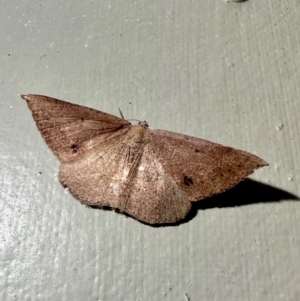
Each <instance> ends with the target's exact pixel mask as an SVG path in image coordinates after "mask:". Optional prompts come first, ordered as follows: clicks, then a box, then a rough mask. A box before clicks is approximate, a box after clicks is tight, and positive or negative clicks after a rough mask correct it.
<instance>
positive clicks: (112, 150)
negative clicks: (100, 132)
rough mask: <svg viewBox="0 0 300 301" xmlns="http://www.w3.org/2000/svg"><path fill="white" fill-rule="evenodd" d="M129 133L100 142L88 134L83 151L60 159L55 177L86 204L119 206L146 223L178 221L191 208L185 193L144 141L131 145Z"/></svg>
mask: <svg viewBox="0 0 300 301" xmlns="http://www.w3.org/2000/svg"><path fill="white" fill-rule="evenodd" d="M133 137H134V136H132V134H131V133H130V131H129V132H128V133H127V134H125V135H122V136H121V137H115V138H113V139H110V140H109V141H106V142H105V143H102V142H101V140H100V139H99V138H98V137H96V138H94V139H93V140H92V143H90V149H89V151H85V155H84V156H82V157H80V158H79V159H78V160H77V161H71V162H64V163H62V164H61V167H60V172H59V179H60V181H61V182H62V183H63V185H65V186H66V187H68V188H69V190H70V192H71V193H72V194H73V195H74V196H75V197H76V198H77V199H79V200H80V201H81V202H82V203H84V204H86V205H89V206H95V207H104V206H108V207H111V208H115V209H119V210H120V211H124V212H126V213H128V214H130V215H131V216H133V217H135V218H136V219H138V220H141V221H143V222H146V223H149V224H157V223H173V222H176V221H178V220H181V219H182V218H184V217H185V216H186V214H187V213H188V211H189V210H190V208H191V202H190V201H189V200H188V198H187V195H186V194H185V193H184V192H182V190H181V189H180V188H179V187H178V186H177V184H176V183H175V181H174V180H173V179H172V177H170V175H169V174H166V173H165V171H164V169H163V167H162V165H161V163H160V162H158V160H157V159H156V158H153V156H152V154H151V152H149V150H148V144H147V143H145V144H143V145H141V147H140V148H139V149H135V150H133V148H132V143H131V142H132V140H131V139H132V138H133Z"/></svg>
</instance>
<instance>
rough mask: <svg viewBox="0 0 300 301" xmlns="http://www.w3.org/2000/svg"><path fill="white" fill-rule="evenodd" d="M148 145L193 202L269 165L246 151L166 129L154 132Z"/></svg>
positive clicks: (226, 187)
mask: <svg viewBox="0 0 300 301" xmlns="http://www.w3.org/2000/svg"><path fill="white" fill-rule="evenodd" d="M148 146H149V151H150V152H151V153H152V155H153V157H155V158H156V159H157V160H158V161H159V162H160V163H161V164H162V167H163V169H164V170H165V172H166V173H167V174H169V175H170V176H171V177H172V178H173V179H174V181H175V182H176V184H177V185H178V186H179V187H180V189H182V191H184V192H185V193H186V194H187V196H188V198H189V200H190V201H197V200H201V199H204V198H207V197H209V196H212V195H214V194H217V193H220V192H223V191H225V190H227V189H229V188H231V187H233V186H235V185H236V184H237V183H239V182H240V181H242V180H243V179H244V178H245V177H247V176H248V175H249V174H251V173H252V172H253V171H254V170H255V169H257V168H259V167H262V166H265V165H268V164H267V163H266V162H265V161H264V160H262V159H260V158H259V157H257V156H255V155H252V154H250V153H247V152H245V151H241V150H238V149H234V148H231V147H226V146H222V145H220V144H217V143H212V142H209V141H206V140H203V139H199V138H195V137H191V136H187V135H182V134H177V133H173V132H169V131H163V130H152V131H151V133H150V138H149V143H148Z"/></svg>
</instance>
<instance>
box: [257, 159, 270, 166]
mask: <svg viewBox="0 0 300 301" xmlns="http://www.w3.org/2000/svg"><path fill="white" fill-rule="evenodd" d="M269 165H270V164H269V163H268V162H266V161H265V160H263V159H260V162H259V163H258V166H257V167H258V168H260V167H264V166H269Z"/></svg>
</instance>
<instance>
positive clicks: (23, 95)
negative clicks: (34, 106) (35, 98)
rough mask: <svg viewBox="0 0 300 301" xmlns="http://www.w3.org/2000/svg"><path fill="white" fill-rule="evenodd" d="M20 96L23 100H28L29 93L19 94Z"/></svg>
mask: <svg viewBox="0 0 300 301" xmlns="http://www.w3.org/2000/svg"><path fill="white" fill-rule="evenodd" d="M20 96H21V97H22V98H23V99H25V100H30V94H27V95H26V94H20Z"/></svg>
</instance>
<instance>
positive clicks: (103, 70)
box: [0, 0, 300, 301]
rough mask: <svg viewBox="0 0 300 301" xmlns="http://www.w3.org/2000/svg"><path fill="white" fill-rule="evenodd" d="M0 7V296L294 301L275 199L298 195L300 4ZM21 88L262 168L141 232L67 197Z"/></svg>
mask: <svg viewBox="0 0 300 301" xmlns="http://www.w3.org/2000/svg"><path fill="white" fill-rule="evenodd" d="M2 2H3V3H2V4H1V9H0V15H1V18H0V36H1V37H2V43H1V47H0V78H1V82H0V84H1V89H0V105H1V109H0V115H1V118H0V124H1V129H0V165H1V166H0V182H1V186H0V187H1V188H0V200H1V201H0V206H1V208H0V212H1V216H0V227H1V228H0V236H1V237H0V249H1V250H0V260H1V261H0V264H1V267H0V273H1V275H0V276H1V277H0V286H1V287H0V299H1V300H5V301H7V300H34V299H39V300H76V301H77V300H78V301H81V300H101V301H102V300H106V301H111V300H113V301H115V300H122V301H123V300H128V301H132V300H143V301H157V300H167V301H174V300H175V301H177V300H178V301H186V296H185V293H186V294H187V295H188V297H189V298H190V300H191V301H196V300H226V301H232V300H237V301H240V300H247V301H248V300H251V301H269V300H270V301H271V300H272V301H274V300H276V301H277V300H284V301H285V300H290V301H298V300H299V294H300V287H299V283H300V275H299V266H300V255H299V250H300V233H299V229H300V211H299V202H297V201H292V200H291V198H289V196H288V195H285V196H284V197H282V196H283V194H282V193H281V190H283V191H286V192H288V193H292V194H295V195H298V196H299V195H300V191H299V181H300V179H299V174H300V168H299V166H300V165H299V158H300V135H299V128H300V124H299V120H300V118H299V114H300V113H299V112H300V103H299V99H300V85H299V78H300V56H299V52H300V39H299V28H300V19H299V1H296V0H292V1H290V0H289V1H284V2H283V1H279V0H272V1H257V0H249V1H246V2H244V3H239V4H237V3H232V4H230V3H224V2H223V1H221V0H220V1H190V2H183V1H181V2H178V1H168V0H167V1H156V0H154V1H132V2H128V1H121V0H119V1H118V0H117V1H106V0H104V1H98V2H97V1H93V2H89V3H88V2H82V1H72V2H67V1H56V0H54V1H51V2H50V1H47V2H46V1H35V0H33V1H2ZM20 93H23V94H24V93H38V94H45V95H52V96H54V97H58V98H61V99H68V100H72V101H74V102H76V103H77V104H83V105H86V106H89V107H93V108H96V109H99V110H101V111H104V112H108V113H110V114H114V115H118V108H120V109H121V110H122V112H123V114H124V116H125V118H127V119H130V118H138V119H141V120H147V121H148V122H149V124H150V125H151V127H152V128H162V129H167V130H170V131H174V132H180V133H185V134H188V135H192V136H197V137H201V138H203V139H208V140H211V141H214V142H217V143H221V144H224V145H230V146H232V147H235V148H239V149H244V150H247V151H249V152H251V153H254V154H257V155H259V156H260V157H261V158H264V159H265V160H266V161H267V162H269V163H270V166H269V167H267V168H262V169H260V170H257V171H256V172H255V173H254V174H253V179H255V180H256V181H257V182H254V183H252V184H251V185H250V184H249V183H248V184H249V185H248V184H247V183H245V185H244V186H243V187H241V189H240V190H238V189H234V191H231V194H228V193H227V192H226V193H225V194H224V195H223V196H222V197H221V195H220V198H218V199H217V200H215V201H214V203H215V204H216V205H218V206H219V207H213V208H211V207H210V208H209V209H208V207H209V206H211V205H209V204H211V203H212V200H211V201H210V203H209V204H208V203H207V206H206V210H203V209H204V208H198V210H196V212H194V215H195V216H194V218H192V219H191V220H190V221H189V222H188V223H185V224H182V225H180V226H175V227H161V228H153V227H149V226H145V225H144V224H141V223H139V222H138V221H135V220H133V219H131V218H126V217H124V216H123V215H121V214H115V213H114V212H104V211H103V210H93V209H90V208H86V207H84V206H82V205H81V204H80V203H79V202H75V201H74V198H73V197H72V196H70V195H69V193H67V192H64V189H63V188H62V187H61V185H59V182H58V179H57V171H58V169H59V162H58V160H57V158H56V157H55V156H54V155H53V153H52V152H51V151H50V150H49V149H48V147H47V146H46V145H45V143H41V137H40V135H39V133H38V131H37V130H36V126H35V125H34V123H33V122H32V118H31V116H30V114H28V108H27V106H26V103H25V102H24V101H23V100H22V99H20V97H19V94H20ZM275 188H276V189H275ZM228 192H229V191H228ZM270 200H272V202H270ZM247 203H248V204H249V205H245V204H247ZM250 203H251V204H250ZM242 204H243V205H242Z"/></svg>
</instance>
